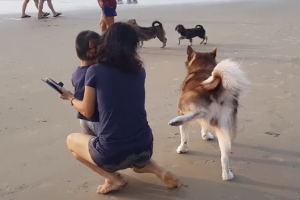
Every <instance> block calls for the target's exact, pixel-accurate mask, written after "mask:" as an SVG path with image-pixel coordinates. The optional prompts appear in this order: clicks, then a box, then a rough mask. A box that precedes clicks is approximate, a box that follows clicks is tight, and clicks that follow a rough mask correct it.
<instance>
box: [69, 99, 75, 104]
mask: <svg viewBox="0 0 300 200" xmlns="http://www.w3.org/2000/svg"><path fill="white" fill-rule="evenodd" d="M74 99H75V97H73V98H72V99H71V100H70V101H71V106H73V100H74Z"/></svg>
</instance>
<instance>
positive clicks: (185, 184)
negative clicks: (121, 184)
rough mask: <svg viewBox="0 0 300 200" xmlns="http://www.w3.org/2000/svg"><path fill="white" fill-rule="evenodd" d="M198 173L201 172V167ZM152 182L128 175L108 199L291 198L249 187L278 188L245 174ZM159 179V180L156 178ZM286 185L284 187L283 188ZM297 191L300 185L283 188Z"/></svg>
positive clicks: (239, 199)
mask: <svg viewBox="0 0 300 200" xmlns="http://www.w3.org/2000/svg"><path fill="white" fill-rule="evenodd" d="M198 173H201V172H200V171H198ZM145 176H148V177H151V182H154V183H147V182H145V181H142V180H138V179H135V178H133V177H129V176H126V175H125V178H126V180H128V181H129V183H128V185H127V186H126V187H125V188H124V189H122V190H120V191H116V192H112V193H109V194H108V195H107V196H108V199H111V200H116V199H131V200H168V199H169V200H265V199H276V200H279V199H282V200H283V199H285V200H292V199H291V198H286V197H283V196H279V195H273V194H270V193H267V192H262V191H263V189H260V190H255V189H249V188H246V187H245V185H255V186H256V187H260V188H263V187H266V188H277V189H278V187H276V186H275V185H271V184H268V185H266V184H264V183H259V182H255V181H252V180H249V179H246V178H244V177H236V178H235V179H234V180H233V181H230V182H225V181H221V180H220V181H216V182H212V181H208V180H201V179H194V178H190V177H179V178H180V181H181V183H182V185H181V187H180V188H175V189H168V188H166V187H164V186H163V185H162V183H160V181H159V180H158V179H157V178H156V177H154V176H151V175H145ZM152 179H153V180H152ZM154 179H157V180H154ZM281 189H283V188H281ZM284 189H285V190H292V191H294V192H296V191H300V188H297V187H295V188H284Z"/></svg>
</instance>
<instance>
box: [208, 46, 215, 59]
mask: <svg viewBox="0 0 300 200" xmlns="http://www.w3.org/2000/svg"><path fill="white" fill-rule="evenodd" d="M209 54H210V55H211V56H212V57H213V58H216V57H217V47H216V48H215V49H214V50H213V51H212V52H210V53H209Z"/></svg>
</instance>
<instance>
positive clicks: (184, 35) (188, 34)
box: [175, 24, 208, 45]
mask: <svg viewBox="0 0 300 200" xmlns="http://www.w3.org/2000/svg"><path fill="white" fill-rule="evenodd" d="M175 31H177V32H178V33H179V34H180V35H181V37H179V38H178V45H180V40H183V39H188V40H190V43H191V45H193V38H194V37H199V38H202V39H203V40H202V42H201V43H200V44H202V43H203V42H204V40H206V41H205V42H204V44H206V43H207V39H208V37H207V36H206V31H205V29H204V28H203V26H201V25H196V27H195V28H190V29H186V28H184V26H183V25H182V24H179V25H177V26H176V28H175Z"/></svg>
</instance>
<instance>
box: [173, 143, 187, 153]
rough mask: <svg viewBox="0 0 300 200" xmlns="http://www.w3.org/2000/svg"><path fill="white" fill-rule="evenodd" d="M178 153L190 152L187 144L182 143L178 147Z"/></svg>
mask: <svg viewBox="0 0 300 200" xmlns="http://www.w3.org/2000/svg"><path fill="white" fill-rule="evenodd" d="M176 151H177V153H179V154H180V153H186V152H188V147H187V144H181V145H180V146H179V147H178V148H177V150H176Z"/></svg>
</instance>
